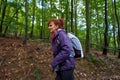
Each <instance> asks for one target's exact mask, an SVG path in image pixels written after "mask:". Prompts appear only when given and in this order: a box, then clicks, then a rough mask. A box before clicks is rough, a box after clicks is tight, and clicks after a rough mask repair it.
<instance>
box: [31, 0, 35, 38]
mask: <svg viewBox="0 0 120 80" xmlns="http://www.w3.org/2000/svg"><path fill="white" fill-rule="evenodd" d="M35 6H36V0H33V9H32V10H33V15H32V17H33V18H32V29H31V34H30V37H31V38H32V37H33V31H34V22H35Z"/></svg>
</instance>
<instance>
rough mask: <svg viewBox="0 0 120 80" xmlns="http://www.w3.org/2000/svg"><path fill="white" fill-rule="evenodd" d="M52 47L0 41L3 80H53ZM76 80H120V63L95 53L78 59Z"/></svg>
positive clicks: (119, 60)
mask: <svg viewBox="0 0 120 80" xmlns="http://www.w3.org/2000/svg"><path fill="white" fill-rule="evenodd" d="M51 60H52V52H51V46H50V44H49V43H35V42H30V41H29V42H28V43H27V45H26V46H24V45H22V40H20V39H19V40H18V39H11V38H2V37H0V80H54V78H55V75H56V74H55V72H52V70H51V66H50V63H51ZM76 63H77V65H76V68H75V71H74V75H75V80H120V67H119V66H120V59H117V58H116V57H115V56H114V57H113V56H109V57H105V56H103V55H101V52H99V51H95V50H92V51H91V54H90V55H89V56H88V57H86V58H84V59H76Z"/></svg>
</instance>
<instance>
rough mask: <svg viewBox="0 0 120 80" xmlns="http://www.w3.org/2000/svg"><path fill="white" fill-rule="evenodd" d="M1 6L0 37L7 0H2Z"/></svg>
mask: <svg viewBox="0 0 120 80" xmlns="http://www.w3.org/2000/svg"><path fill="white" fill-rule="evenodd" d="M1 5H2V6H1V9H2V10H1V12H2V18H1V23H0V36H1V35H2V29H3V22H4V17H5V13H6V7H7V0H2V2H1Z"/></svg>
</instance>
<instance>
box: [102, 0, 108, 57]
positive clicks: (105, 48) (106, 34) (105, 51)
mask: <svg viewBox="0 0 120 80" xmlns="http://www.w3.org/2000/svg"><path fill="white" fill-rule="evenodd" d="M107 52H108V14H107V0H105V33H104V48H103V55H107Z"/></svg>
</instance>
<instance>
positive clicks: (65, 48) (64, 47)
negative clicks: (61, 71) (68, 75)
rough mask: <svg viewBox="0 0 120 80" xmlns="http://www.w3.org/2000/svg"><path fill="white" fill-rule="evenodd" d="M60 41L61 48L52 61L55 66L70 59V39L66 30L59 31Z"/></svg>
mask: <svg viewBox="0 0 120 80" xmlns="http://www.w3.org/2000/svg"><path fill="white" fill-rule="evenodd" d="M59 41H60V45H61V46H60V47H61V49H60V51H59V52H58V55H57V56H56V57H55V58H54V59H53V61H52V63H51V65H52V67H53V68H55V67H56V66H57V65H58V64H60V63H62V62H64V61H65V60H66V59H68V58H69V54H70V51H71V45H70V41H69V38H68V37H67V35H66V33H65V32H63V31H61V32H59Z"/></svg>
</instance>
